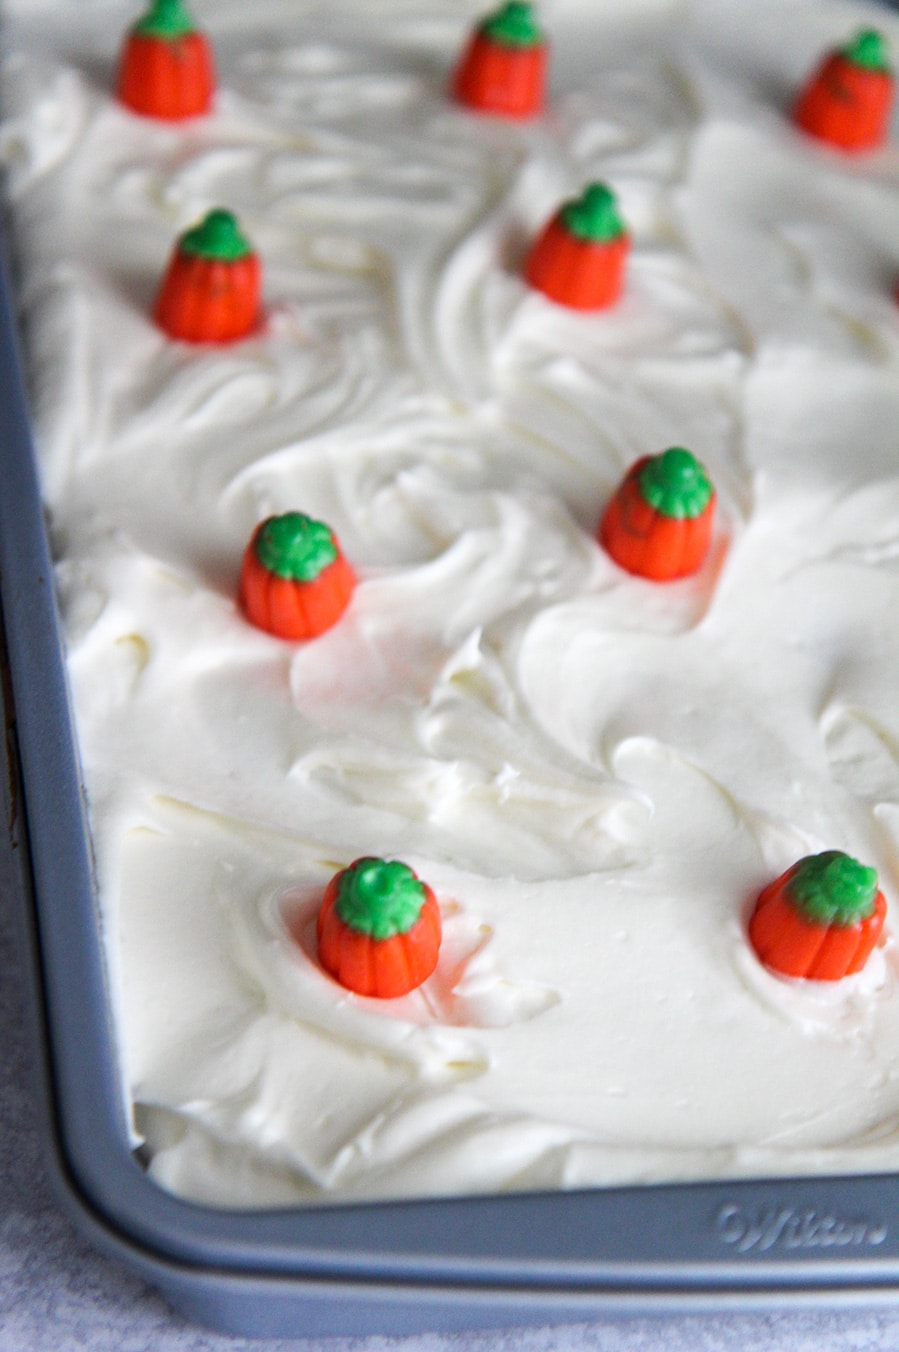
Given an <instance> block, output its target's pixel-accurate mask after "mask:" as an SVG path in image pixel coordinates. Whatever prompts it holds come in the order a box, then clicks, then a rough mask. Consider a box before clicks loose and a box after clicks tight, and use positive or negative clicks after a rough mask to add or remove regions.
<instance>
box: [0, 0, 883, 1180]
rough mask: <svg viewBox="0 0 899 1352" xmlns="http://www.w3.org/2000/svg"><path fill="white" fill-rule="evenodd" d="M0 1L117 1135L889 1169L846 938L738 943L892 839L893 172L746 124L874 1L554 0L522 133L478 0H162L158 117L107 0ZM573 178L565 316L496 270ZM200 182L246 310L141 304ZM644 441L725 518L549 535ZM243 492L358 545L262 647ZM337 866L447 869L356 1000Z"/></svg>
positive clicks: (387, 1153) (343, 1173) (9, 128)
mask: <svg viewBox="0 0 899 1352" xmlns="http://www.w3.org/2000/svg"><path fill="white" fill-rule="evenodd" d="M9 8H10V11H11V45H12V47H13V54H12V55H11V56H9V57H8V58H7V63H6V72H5V78H4V90H5V100H6V105H5V119H4V122H3V126H2V132H0V150H2V155H3V159H4V162H5V163H6V165H7V167H8V170H9V175H10V187H11V193H12V198H13V207H14V213H15V223H16V233H17V242H18V250H19V255H20V258H21V263H22V275H23V280H22V286H21V300H22V308H23V314H24V322H25V328H26V335H27V343H28V355H29V367H30V372H31V385H32V391H33V402H34V408H35V417H36V424H37V431H38V437H39V442H40V454H41V461H42V474H43V483H44V490H45V496H46V501H47V505H48V509H49V515H50V521H51V531H52V540H53V545H54V549H55V552H56V557H57V560H58V564H57V581H58V591H59V596H60V602H61V608H62V613H63V617H64V625H65V634H66V645H67V657H68V666H69V674H70V680H71V686H72V691H73V699H74V706H75V710H76V717H77V725H78V737H79V742H80V748H81V756H82V761H83V767H84V775H85V782H86V786H87V793H88V798H89V804H90V814H91V822H92V831H93V838H94V846H95V854H96V861H97V874H98V879H99V887H100V896H101V904H102V912H103V918H104V926H105V937H106V941H107V946H108V952H109V961H110V971H111V977H112V983H113V987H114V991H115V998H116V1006H117V1016H118V1021H119V1027H120V1035H121V1037H120V1040H121V1048H122V1063H123V1076H124V1079H125V1082H126V1085H127V1092H128V1096H129V1101H130V1102H131V1103H132V1104H133V1120H134V1130H135V1138H136V1139H139V1140H141V1141H143V1142H144V1143H145V1148H146V1154H147V1156H148V1159H149V1168H150V1169H151V1171H152V1172H153V1174H154V1175H155V1176H156V1177H157V1178H158V1179H159V1180H160V1181H161V1182H162V1183H163V1184H165V1185H166V1186H169V1187H171V1188H173V1189H175V1190H177V1191H178V1192H180V1193H182V1194H185V1195H187V1196H189V1197H193V1198H197V1199H200V1200H205V1201H211V1202H221V1203H227V1204H237V1205H243V1204H247V1205H253V1204H258V1203H268V1202H274V1203H289V1202H294V1201H298V1200H304V1199H310V1200H311V1199H315V1198H319V1197H322V1196H333V1197H337V1198H350V1197H373V1196H379V1197H381V1196H397V1195H407V1194H422V1193H425V1194H426V1193H431V1192H436V1193H455V1192H467V1191H479V1190H485V1189H491V1190H492V1189H508V1188H530V1187H545V1186H548V1187H555V1186H575V1185H584V1184H593V1183H610V1182H620V1181H639V1180H660V1179H665V1180H671V1179H684V1178H697V1177H709V1176H727V1175H731V1176H736V1175H751V1174H767V1173H795V1172H804V1171H808V1170H811V1171H819V1170H820V1171H827V1172H841V1171H846V1170H867V1169H879V1168H896V1167H897V1166H899V1069H897V1066H899V968H897V958H896V953H895V950H894V947H893V944H892V941H890V943H888V945H887V946H886V947H885V948H884V949H882V950H880V951H878V952H877V953H876V954H875V956H874V958H873V959H872V961H871V963H870V964H869V967H868V969H867V970H866V971H865V972H864V973H863V974H861V975H860V976H859V977H857V978H852V979H849V980H847V981H844V982H842V983H840V984H839V988H838V989H835V990H828V991H824V992H822V991H819V990H817V989H815V988H812V989H806V988H804V987H803V986H801V985H796V984H790V983H787V982H784V981H781V980H779V979H777V978H775V977H773V976H771V975H769V974H768V973H767V972H765V971H764V970H762V969H761V968H760V967H759V966H758V964H757V963H756V962H755V960H754V959H753V957H752V955H751V952H750V951H749V950H748V949H747V944H746V938H745V923H746V916H747V908H748V907H749V906H751V902H752V899H753V898H754V896H755V894H756V893H757V892H758V890H759V889H760V888H761V887H762V886H763V885H764V884H765V883H766V882H767V881H769V880H770V878H771V877H773V876H775V875H776V874H777V873H779V872H781V871H782V870H783V869H784V868H785V867H787V866H788V865H789V864H790V863H791V862H793V860H794V859H796V858H797V857H799V856H800V855H802V854H807V853H810V852H813V851H815V850H818V849H827V848H839V849H845V850H847V851H848V852H850V853H851V854H853V855H855V856H856V857H858V858H861V859H864V860H865V861H866V862H870V863H872V864H874V865H875V866H876V867H877V868H878V871H879V873H880V877H881V883H882V886H883V887H884V890H885V892H886V894H887V897H888V899H889V900H890V902H891V904H892V905H894V904H895V902H894V898H895V897H896V895H897V893H896V887H897V882H899V878H897V867H896V857H897V849H899V701H897V699H896V687H897V682H899V626H897V625H896V624H895V622H894V617H895V615H896V614H897V613H899V524H897V523H899V450H897V434H896V428H897V427H899V320H897V313H896V310H895V308H894V305H893V302H892V299H891V295H890V292H891V289H892V283H893V280H894V278H895V275H896V274H897V272H899V243H897V241H899V191H897V189H899V159H897V152H896V149H895V147H893V148H890V149H889V150H886V151H884V152H883V153H881V154H878V155H876V156H873V157H870V158H867V159H864V160H861V161H856V160H853V161H847V160H845V159H843V158H841V157H839V156H836V155H834V154H831V153H829V152H827V151H824V150H821V149H820V148H819V147H816V146H814V145H812V144H810V143H809V142H808V141H806V140H805V139H803V137H802V136H801V135H800V134H799V133H797V132H796V131H794V130H793V129H792V128H791V127H790V125H789V123H788V121H787V118H786V115H785V110H786V109H787V107H788V106H789V102H790V97H791V93H792V91H793V89H794V88H795V87H796V85H797V83H798V82H799V80H800V79H801V78H802V76H803V75H804V74H805V72H806V71H807V69H808V68H809V67H810V66H811V65H812V64H813V63H814V61H815V60H816V59H817V57H818V55H819V53H820V51H821V50H822V49H823V48H824V47H826V46H829V45H832V44H833V42H834V41H835V40H839V39H842V38H843V37H844V36H845V34H846V32H847V31H851V30H852V29H853V27H857V26H858V24H859V22H860V16H862V17H864V18H865V19H866V20H869V19H870V18H871V13H872V12H871V11H870V10H869V9H866V8H863V7H856V6H849V5H848V4H818V3H814V4H812V3H805V0H791V3H788V4H783V3H780V4H778V5H776V6H775V5H773V4H769V3H768V0H757V3H755V4H753V5H752V6H751V7H747V6H745V5H741V4H739V3H737V2H736V0H719V3H715V4H712V3H709V2H708V0H700V2H699V3H696V4H692V5H686V4H678V3H675V2H674V0H672V3H664V2H663V0H659V3H656V4H653V3H645V4H640V5H635V4H632V3H630V0H628V3H624V2H623V0H622V3H621V4H612V5H603V6H602V7H596V6H588V5H581V6H578V5H576V4H574V5H565V4H562V3H558V4H556V5H550V3H549V0H547V4H546V7H545V20H546V24H547V26H548V27H549V28H550V29H551V30H552V34H553V51H554V57H553V61H554V65H553V75H552V106H551V109H550V111H549V113H548V115H547V116H546V117H545V118H544V119H542V120H540V121H538V122H537V123H535V124H534V125H533V126H528V127H520V126H517V125H516V126H512V125H506V124H504V123H495V122H493V121H489V120H488V121H480V120H478V119H476V118H474V117H472V116H470V115H468V114H466V113H464V112H462V111H461V110H459V109H457V108H455V107H454V106H452V105H451V104H450V103H449V102H448V100H447V98H446V96H445V88H446V82H447V78H448V73H449V66H450V64H451V61H452V59H453V54H454V53H455V52H456V51H457V50H458V48H459V46H460V45H461V42H462V38H463V34H464V31H465V29H466V26H467V24H468V23H469V22H470V21H471V20H473V19H474V17H475V15H476V7H475V6H474V5H465V6H458V5H451V4H449V3H445V4H441V3H436V2H435V3H433V4H426V3H421V4H412V3H401V0H395V2H388V0H384V3H382V4H380V5H377V6H373V5H370V4H367V3H362V0H358V3H355V2H352V0H348V2H347V3H345V4H341V5H339V6H336V5H335V6H334V7H333V9H328V8H326V7H315V8H313V7H307V6H306V5H304V4H302V3H299V0H297V2H296V3H292V2H291V0H281V3H273V2H271V0H270V2H269V3H260V4H259V5H254V6H253V7H252V8H251V7H248V6H247V5H246V4H245V3H244V2H243V0H220V3H217V4H215V5H212V4H210V5H207V6H205V7H204V6H203V5H202V4H201V3H199V0H198V3H197V5H196V11H197V16H198V18H199V19H200V21H202V22H203V23H204V25H205V26H206V27H207V28H208V29H209V31H210V32H211V34H212V36H213V39H214V40H215V42H216V48H217V55H218V61H219V66H220V70H221V79H222V91H221V94H220V96H219V102H218V106H217V111H216V112H215V114H214V115H213V116H212V117H210V118H208V119H205V120H202V121H199V122H196V123H193V124H191V125H189V126H187V127H186V128H181V129H172V128H171V127H168V126H156V125H154V124H152V123H150V122H147V121H146V120H144V119H137V118H133V117H131V116H130V115H129V114H128V113H127V112H126V111H124V110H123V109H121V108H119V107H118V106H116V104H115V103H114V102H113V101H112V100H111V99H110V96H109V93H108V78H107V77H108V75H109V71H110V69H111V65H112V61H113V55H114V52H113V35H114V33H115V32H117V31H118V26H117V23H113V22H111V21H110V14H111V13H112V11H115V12H116V13H118V10H119V7H116V6H114V5H110V4H105V3H102V2H100V3H90V4H88V3H85V4H84V5H83V6H81V7H80V9H79V11H78V13H77V14H76V13H75V12H74V10H72V11H71V12H70V8H69V7H67V6H59V5H56V6H54V5H49V4H48V5H44V6H41V5H38V6H37V7H31V8H29V7H28V6H25V5H24V4H22V3H20V2H19V0H15V2H14V3H13V4H12V5H10V7H9ZM600 8H601V14H597V13H596V10H598V9H600ZM462 11H464V13H463V12H462ZM47 14H51V15H52V17H53V18H54V24H53V25H48V24H47V23H46V22H45V20H46V16H47ZM119 17H120V15H119ZM42 20H43V22H42ZM877 20H878V22H879V23H880V25H881V26H882V27H885V28H886V29H887V31H888V32H889V33H890V34H891V35H892V37H893V39H894V41H895V42H896V44H897V48H899V26H897V23H896V22H895V20H893V19H891V18H889V17H888V16H887V15H886V14H885V13H883V14H881V13H880V12H878V13H877ZM785 34H786V35H787V37H788V40H786V38H785ZM63 52H65V56H63V55H62V53H63ZM73 54H74V55H73ZM594 180H600V181H606V182H609V183H610V184H611V185H612V186H613V187H614V189H615V191H616V194H617V195H618V197H619V200H620V203H621V208H622V212H623V215H624V217H625V219H626V220H627V221H628V225H629V228H630V229H631V230H632V232H633V236H634V250H633V257H632V261H631V264H630V270H629V277H628V287H627V293H626V296H625V298H624V300H623V301H622V303H621V304H620V305H619V306H618V307H617V308H616V309H614V310H613V311H610V312H608V313H607V314H603V315H601V316H596V317H584V316H581V315H574V314H569V313H567V312H565V311H563V310H561V309H558V308H556V307H554V306H553V305H552V304H551V303H549V302H547V301H546V300H544V298H543V297H541V296H539V295H537V294H534V293H530V292H529V291H528V290H527V288H526V287H525V285H524V284H523V283H522V281H521V280H520V277H519V265H520V262H521V259H522V257H523V255H524V252H525V250H526V247H527V243H528V241H529V240H530V239H531V238H532V237H533V235H534V233H535V232H536V231H537V230H538V229H539V227H540V225H541V224H542V223H543V222H544V221H545V220H546V219H547V217H548V216H549V215H550V214H551V213H552V212H553V211H554V210H555V208H556V206H557V205H558V202H559V201H561V200H564V199H566V198H568V197H571V196H572V195H574V194H576V193H577V191H579V190H580V188H581V187H582V186H583V185H584V184H585V183H587V182H590V181H594ZM219 205H223V206H227V207H228V208H229V209H231V210H233V211H234V212H235V213H236V214H237V215H238V217H239V219H240V221H241V223H242V226H243V228H244V229H245V231H246V233H247V235H248V237H249V238H250V239H251V240H252V241H253V244H254V246H255V247H256V248H257V249H258V251H259V253H260V254H261V256H262V257H263V258H264V260H265V266H266V294H265V304H266V309H267V325H266V327H265V329H264V331H263V332H260V333H259V334H258V335H255V336H253V337H252V338H250V339H248V340H246V341H245V342H242V343H240V344H238V345H236V346H233V347H229V348H222V349H206V348H203V347H199V348H193V347H187V346H182V345H179V344H176V343H171V342H168V341H166V339H165V338H164V337H163V336H162V335H161V334H160V333H159V332H158V331H157V330H156V329H155V328H154V327H153V325H152V323H151V322H150V320H149V319H148V314H149V312H150V308H151V304H152V298H153V294H154V291H155V287H156V285H157V282H158V278H159V275H160V272H161V269H162V267H163V265H164V262H165V259H166V257H167V256H168V252H169V250H170V247H171V242H172V240H173V238H174V237H175V236H176V235H177V234H178V233H179V232H180V231H182V230H183V229H185V228H186V227H188V226H189V225H191V224H192V223H194V222H195V221H196V220H197V219H199V218H200V217H201V216H202V215H203V214H204V213H205V212H206V211H208V210H209V209H210V208H212V207H215V206H219ZM669 445H683V446H688V447H690V448H691V449H692V450H693V451H694V452H695V454H696V455H697V456H698V457H699V458H700V459H701V460H702V462H703V463H704V465H705V466H706V467H707V469H708V471H709V474H710V476H711V478H712V480H713V482H714V484H715V486H716V490H717V493H718V500H719V527H718V529H717V533H716V536H715V541H714V545H713V550H712V554H711V557H710V558H709V560H708V561H707V563H706V564H705V566H704V567H703V569H702V570H701V572H700V573H699V574H698V575H697V576H696V577H695V578H690V579H687V580H685V581H682V582H678V583H676V584H672V585H667V586H663V587H659V586H655V585H653V584H651V583H647V582H645V581H643V580H641V579H639V578H634V577H631V576H629V575H627V574H625V573H622V572H621V571H619V570H618V569H617V568H616V567H615V565H614V564H613V563H612V562H611V561H610V560H609V559H608V558H607V557H606V556H605V555H604V554H603V553H602V551H601V550H600V548H599V546H598V545H597V544H596V543H595V540H594V538H593V532H594V530H595V526H596V523H597V521H598V519H599V516H600V513H601V511H602V508H603V506H604V504H605V503H606V502H607V500H608V498H609V495H610V494H611V493H612V491H613V490H614V488H615V486H616V484H617V483H618V481H619V480H620V478H621V476H622V474H623V473H624V471H625V470H626V469H627V468H628V466H629V465H630V464H631V463H632V462H633V461H634V460H635V459H636V458H637V457H638V456H641V455H646V454H654V453H656V452H658V451H660V450H662V449H663V448H664V447H666V446H669ZM287 511H302V512H305V513H307V514H309V515H310V516H312V517H314V518H317V519H321V520H323V521H327V522H328V523H329V524H330V525H331V527H332V528H333V529H334V530H335V532H336V533H337V535H338V537H339V538H340V540H341V543H342V545H343V548H344V550H345V552H346V554H347V556H348V557H349V558H350V559H351V560H352V562H353V565H354V568H355V569H356V570H357V572H358V575H359V579H360V584H359V587H358V589H357V593H356V596H355V599H354V601H353V604H352V606H351V608H350V610H349V611H348V612H347V614H346V616H345V617H344V619H343V620H342V622H341V623H340V625H339V626H338V627H337V628H335V629H334V630H332V631H331V632H329V633H328V634H327V635H325V636H324V637H322V638H320V639H318V640H316V641H315V642H314V643H311V644H309V645H306V646H302V647H297V646H292V645H290V644H287V643H284V642H281V641H279V640H277V639H273V638H270V637H269V636H267V635H265V634H263V633H260V632H258V631H256V630H254V629H252V628H251V627H250V626H249V625H248V624H247V623H246V622H245V621H244V620H243V618H242V617H241V615H240V613H239V611H238V609H237V608H236V606H235V602H234V599H233V598H234V593H235V588H236V581H237V574H238V569H239V563H240V557H241V553H242V550H243V547H244V545H245V543H246V540H247V539H248V538H249V536H250V534H251V532H252V530H253V528H254V527H255V526H256V524H257V523H258V522H259V521H260V520H261V519H263V518H264V517H266V516H269V515H272V514H276V513H283V512H287ZM366 854H377V855H385V856H387V857H395V858H402V859H404V860H405V861H406V862H407V863H409V864H410V865H411V866H412V867H413V868H414V869H415V870H416V872H417V873H418V874H419V875H420V876H421V877H422V878H424V879H426V880H427V882H428V883H430V885H431V886H432V887H433V888H434V889H435V891H436V893H437V895H438V898H439V899H440V902H441V907H442V911H443V919H444V930H445V939H444V945H443V949H442V955H441V960H440V964H439V967H438V970H437V972H436V974H435V975H434V977H433V978H432V979H431V980H430V981H429V982H428V983H427V984H426V985H425V987H423V988H422V990H421V991H419V992H415V993H413V994H412V995H410V996H408V997H405V998H404V999H402V1000H398V1001H393V1002H389V1003H386V1004H385V1003H382V1002H377V1001H368V1000H364V999H360V998H357V997H354V996H350V995H348V994H346V993H345V992H342V991H341V990H340V989H339V988H338V987H337V986H335V984H334V983H333V982H332V981H331V980H330V979H329V978H328V977H327V976H326V975H325V974H324V973H323V972H322V971H321V970H320V968H319V967H318V965H317V963H316V954H315V938H314V930H315V925H314V921H315V913H316V909H317V906H318V902H319V900H320V898H321V895H322V891H323V889H324V886H325V884H326V882H327V880H328V878H329V877H330V876H331V874H332V873H333V872H335V871H336V870H337V869H338V868H340V867H344V866H345V865H346V864H347V863H349V862H350V860H352V859H353V858H356V857H357V856H359V855H366Z"/></svg>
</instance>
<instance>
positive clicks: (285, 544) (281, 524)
mask: <svg viewBox="0 0 899 1352" xmlns="http://www.w3.org/2000/svg"><path fill="white" fill-rule="evenodd" d="M355 583H356V579H355V576H354V574H353V570H352V569H351V568H350V565H349V564H348V563H347V561H346V559H345V558H344V556H343V553H342V551H341V548H340V545H339V544H338V541H337V537H336V536H335V534H334V532H333V531H332V530H331V529H330V527H329V526H326V525H325V524H324V522H322V521H314V520H313V519H312V518H311V517H308V516H305V515H304V514H303V513H302V512H285V513H284V514H283V515H282V516H270V517H269V518H268V519H267V520H266V521H263V522H262V523H261V525H259V526H257V528H256V530H255V531H254V533H253V537H252V539H251V540H250V543H249V544H248V545H247V548H246V552H245V553H244V557H243V565H242V568H241V574H240V588H239V597H240V604H241V606H242V607H243V611H244V614H245V615H246V617H247V619H248V620H249V621H250V623H251V624H255V625H256V627H257V628H259V629H265V630H266V631H267V632H268V633H270V634H275V635H276V636H277V637H278V638H288V639H310V638H316V637H317V636H318V635H319V634H323V633H324V632H325V631H326V630H327V629H330V628H331V627H332V626H333V625H335V624H336V623H337V621H338V620H339V619H340V617H341V615H342V614H343V612H344V611H345V610H346V608H347V606H348V605H349V603H350V598H351V597H352V594H353V589H354V587H355Z"/></svg>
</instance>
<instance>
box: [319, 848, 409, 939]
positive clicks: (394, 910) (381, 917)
mask: <svg viewBox="0 0 899 1352" xmlns="http://www.w3.org/2000/svg"><path fill="white" fill-rule="evenodd" d="M424 903H425V889H424V887H423V886H422V884H421V883H420V882H419V881H418V879H417V878H416V876H415V874H414V873H413V872H412V870H411V868H409V867H408V865H407V864H401V863H399V862H398V861H397V860H391V861H389V862H388V861H387V860H386V859H357V861H356V863H355V864H352V865H351V866H350V867H349V868H348V869H347V870H346V872H345V873H344V875H343V877H342V878H341V880H340V885H339V887H338V891H337V902H336V905H335V909H336V911H337V914H338V915H339V916H340V918H341V920H342V921H343V922H344V924H345V925H348V926H349V927H350V929H353V930H356V931H357V933H359V934H368V935H370V936H371V938H372V939H392V938H393V937H394V936H395V935H397V934H408V932H409V930H410V929H411V928H412V926H413V925H414V924H415V923H416V921H417V920H418V918H419V916H420V915H421V908H422V906H423V905H424Z"/></svg>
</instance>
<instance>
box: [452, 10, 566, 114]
mask: <svg viewBox="0 0 899 1352" xmlns="http://www.w3.org/2000/svg"><path fill="white" fill-rule="evenodd" d="M548 54H549V48H548V45H547V42H546V39H545V38H544V36H543V34H542V32H541V31H540V29H539V28H538V26H537V23H536V22H535V20H534V16H533V12H532V7H531V5H529V4H525V3H523V0H510V3H509V4H506V5H504V6H503V7H502V8H501V9H500V10H498V11H497V12H496V13H495V14H493V15H491V17H490V18H488V19H486V20H485V21H484V22H483V23H482V24H480V26H479V27H478V28H476V29H475V31H474V33H473V34H472V36H471V38H470V39H469V42H468V45H467V46H466V48H465V50H464V52H463V54H462V57H461V59H460V61H459V64H458V66H457V68H456V71H455V74H454V76H453V82H452V89H453V94H454V96H455V98H456V99H457V100H458V101H459V102H460V103H463V104H465V106H466V107H467V108H471V109H473V110H475V111H476V112H479V113H492V114H496V115H498V116H501V117H515V118H527V117H534V116H535V115H536V114H537V113H539V112H540V111H541V109H542V108H543V103H544V98H545V92H544V90H545V84H546V66H547V60H548Z"/></svg>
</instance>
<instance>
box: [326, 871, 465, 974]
mask: <svg viewBox="0 0 899 1352" xmlns="http://www.w3.org/2000/svg"><path fill="white" fill-rule="evenodd" d="M317 935H318V953H319V958H320V960H321V964H322V966H323V967H324V968H325V970H326V971H327V972H328V973H329V974H330V975H331V976H333V977H334V979H335V981H339V982H340V984H341V985H342V986H345V987H346V988H347V989H348V990H351V991H355V992H356V994H357V995H368V996H374V997H376V998H378V999H381V1000H394V999H397V998H398V997H399V996H401V995H408V994H409V992H410V991H413V990H415V989H416V988H417V987H418V986H420V985H421V984H422V982H423V981H426V980H427V979H428V977H429V976H430V975H431V973H432V972H433V971H434V968H435V967H436V966H437V958H438V956H439V952H440V940H441V937H442V927H441V921H440V908H439V906H438V904H437V899H436V897H435V896H434V893H433V892H432V891H431V889H430V887H428V886H427V884H426V883H423V882H421V880H420V879H419V878H418V877H417V875H416V874H415V873H414V872H413V871H412V869H410V868H409V867H408V866H407V865H406V864H401V863H399V862H398V861H390V862H388V861H386V860H384V859H377V858H364V859H357V860H356V862H355V863H353V864H351V865H350V866H349V868H346V869H343V870H341V872H340V873H337V874H335V876H334V877H333V878H332V879H331V881H330V883H329V884H328V887H327V890H326V891H325V895H324V899H323V901H322V905H321V909H320V911H319V915H318V924H317Z"/></svg>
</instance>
